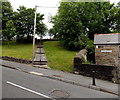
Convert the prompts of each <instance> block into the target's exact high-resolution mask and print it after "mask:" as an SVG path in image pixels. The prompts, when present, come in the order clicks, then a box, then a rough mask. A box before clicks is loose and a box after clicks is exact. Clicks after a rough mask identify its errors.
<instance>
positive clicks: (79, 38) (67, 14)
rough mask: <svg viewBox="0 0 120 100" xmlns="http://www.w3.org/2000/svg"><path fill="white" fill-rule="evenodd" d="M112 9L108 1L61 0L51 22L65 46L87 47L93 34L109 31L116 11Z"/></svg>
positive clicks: (112, 5) (73, 47)
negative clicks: (70, 0) (62, 0)
mask: <svg viewBox="0 0 120 100" xmlns="http://www.w3.org/2000/svg"><path fill="white" fill-rule="evenodd" d="M113 9H115V7H114V4H110V3H109V2H61V4H60V7H59V9H58V14H57V15H56V16H54V17H53V18H52V20H51V22H52V23H53V24H54V26H53V28H54V30H55V32H56V33H58V34H59V36H60V39H61V40H63V41H64V45H65V46H67V47H69V48H70V49H71V48H72V49H82V48H85V47H89V46H87V43H88V41H90V40H93V39H94V34H96V33H99V34H100V33H110V32H111V28H112V26H114V23H115V15H116V13H117V12H113ZM88 44H89V43H88Z"/></svg>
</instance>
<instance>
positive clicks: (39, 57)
mask: <svg viewBox="0 0 120 100" xmlns="http://www.w3.org/2000/svg"><path fill="white" fill-rule="evenodd" d="M33 65H35V66H39V65H47V59H46V56H45V51H44V49H43V45H38V46H37V50H36V54H35V59H34V61H33Z"/></svg>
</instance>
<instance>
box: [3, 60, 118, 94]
mask: <svg viewBox="0 0 120 100" xmlns="http://www.w3.org/2000/svg"><path fill="white" fill-rule="evenodd" d="M3 65H10V66H12V67H17V68H19V69H22V70H24V71H27V72H28V73H31V74H34V75H38V76H39V75H40V76H42V77H47V78H51V79H55V80H59V81H63V82H66V83H70V84H74V85H79V86H83V87H87V88H92V89H95V90H98V91H105V92H109V93H112V94H118V84H114V83H111V82H108V81H103V80H100V79H96V86H93V85H91V84H92V78H91V77H86V76H82V75H75V74H71V73H67V72H62V71H56V70H51V69H43V68H35V67H32V66H30V65H25V64H19V63H15V62H9V61H5V60H3Z"/></svg>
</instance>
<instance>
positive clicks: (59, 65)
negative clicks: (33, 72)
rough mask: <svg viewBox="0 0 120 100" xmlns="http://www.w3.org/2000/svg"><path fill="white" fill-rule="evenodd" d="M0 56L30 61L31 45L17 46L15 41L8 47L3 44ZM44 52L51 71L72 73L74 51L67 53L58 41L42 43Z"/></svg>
mask: <svg viewBox="0 0 120 100" xmlns="http://www.w3.org/2000/svg"><path fill="white" fill-rule="evenodd" d="M0 48H2V56H10V57H16V58H22V59H27V60H31V58H32V44H18V43H16V42H15V41H11V42H10V46H9V47H8V43H7V42H3V45H2V46H0ZM44 50H45V52H46V57H47V59H48V65H49V66H50V67H51V68H52V69H56V70H61V71H67V72H72V71H73V59H74V56H75V54H76V53H77V52H76V51H69V50H67V49H65V48H64V47H62V46H61V45H60V42H59V41H47V42H44Z"/></svg>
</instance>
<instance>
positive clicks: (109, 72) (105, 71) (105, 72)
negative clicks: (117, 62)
mask: <svg viewBox="0 0 120 100" xmlns="http://www.w3.org/2000/svg"><path fill="white" fill-rule="evenodd" d="M92 71H95V77H96V78H99V79H103V80H108V81H111V82H115V83H118V68H117V67H113V66H106V65H95V64H92V65H91V64H82V63H81V59H80V58H79V57H75V58H74V72H78V73H79V74H82V75H85V76H90V77H91V76H92Z"/></svg>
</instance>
